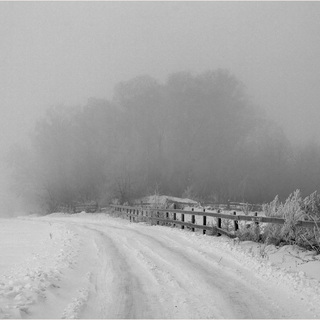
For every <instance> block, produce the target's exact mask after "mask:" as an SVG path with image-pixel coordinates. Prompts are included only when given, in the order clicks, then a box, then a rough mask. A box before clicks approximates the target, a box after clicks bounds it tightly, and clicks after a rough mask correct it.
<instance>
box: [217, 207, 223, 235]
mask: <svg viewBox="0 0 320 320" xmlns="http://www.w3.org/2000/svg"><path fill="white" fill-rule="evenodd" d="M220 212H221V211H220V209H218V213H220ZM221 225H222V219H221V218H218V228H219V229H221ZM217 236H218V237H219V236H221V233H219V232H218V233H217Z"/></svg>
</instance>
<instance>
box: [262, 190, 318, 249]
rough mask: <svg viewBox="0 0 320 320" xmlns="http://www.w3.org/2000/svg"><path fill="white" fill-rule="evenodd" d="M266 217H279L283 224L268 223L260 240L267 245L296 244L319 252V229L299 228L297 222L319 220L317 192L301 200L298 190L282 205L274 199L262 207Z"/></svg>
mask: <svg viewBox="0 0 320 320" xmlns="http://www.w3.org/2000/svg"><path fill="white" fill-rule="evenodd" d="M263 210H264V213H265V215H266V216H267V217H279V218H283V219H284V220H285V223H284V224H282V225H281V224H274V223H269V224H268V225H267V226H266V227H265V228H264V231H263V234H262V239H263V240H264V242H266V243H268V244H274V245H280V244H297V245H299V246H302V247H306V248H312V249H313V250H317V251H320V229H319V226H317V225H316V226H315V227H314V228H306V227H300V226H298V225H297V222H298V221H299V220H311V221H319V220H320V196H319V195H318V194H317V192H314V193H312V194H311V195H310V196H308V197H306V198H304V199H303V198H302V196H301V192H300V190H296V191H295V192H294V193H292V194H290V196H289V197H288V198H287V200H286V201H285V202H284V203H281V202H280V201H279V199H278V197H276V198H275V199H274V200H273V201H272V202H270V203H269V204H266V205H264V206H263Z"/></svg>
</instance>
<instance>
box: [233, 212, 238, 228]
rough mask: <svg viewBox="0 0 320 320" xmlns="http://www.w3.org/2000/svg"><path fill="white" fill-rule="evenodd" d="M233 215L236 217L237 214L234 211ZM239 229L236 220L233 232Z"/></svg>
mask: <svg viewBox="0 0 320 320" xmlns="http://www.w3.org/2000/svg"><path fill="white" fill-rule="evenodd" d="M233 215H235V216H236V215H237V212H236V211H234V212H233ZM238 229H239V223H238V221H237V220H234V231H237V230H238Z"/></svg>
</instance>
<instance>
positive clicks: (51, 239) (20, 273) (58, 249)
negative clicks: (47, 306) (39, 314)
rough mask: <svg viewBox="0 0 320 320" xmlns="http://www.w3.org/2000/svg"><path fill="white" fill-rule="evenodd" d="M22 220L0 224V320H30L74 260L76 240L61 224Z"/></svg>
mask: <svg viewBox="0 0 320 320" xmlns="http://www.w3.org/2000/svg"><path fill="white" fill-rule="evenodd" d="M26 219H27V218H26ZM35 219H37V218H35ZM23 220H24V219H23V218H21V219H12V220H7V221H3V220H2V221H1V222H2V223H1V227H2V230H1V231H2V232H1V233H0V243H1V245H0V253H1V257H2V258H1V261H2V269H1V274H0V318H26V317H32V313H33V309H35V308H37V304H39V303H40V302H45V301H46V299H47V292H48V290H52V289H53V290H54V289H55V288H58V287H59V281H60V279H61V275H62V270H63V269H64V268H68V267H70V266H72V264H73V263H74V261H75V260H76V259H75V254H76V253H75V251H74V250H72V249H73V248H74V247H76V246H77V244H76V243H75V242H76V241H77V236H76V234H73V233H72V232H71V231H70V230H67V229H66V228H65V227H64V225H63V224H56V223H54V224H51V223H50V222H49V223H41V222H38V221H35V220H33V221H28V223H25V222H24V221H23ZM7 244H9V245H8V246H6V245H7Z"/></svg>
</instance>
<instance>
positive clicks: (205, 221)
mask: <svg viewBox="0 0 320 320" xmlns="http://www.w3.org/2000/svg"><path fill="white" fill-rule="evenodd" d="M203 212H206V209H203ZM202 224H203V225H204V226H206V225H207V216H203V221H202ZM202 234H206V230H205V229H203V230H202Z"/></svg>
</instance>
